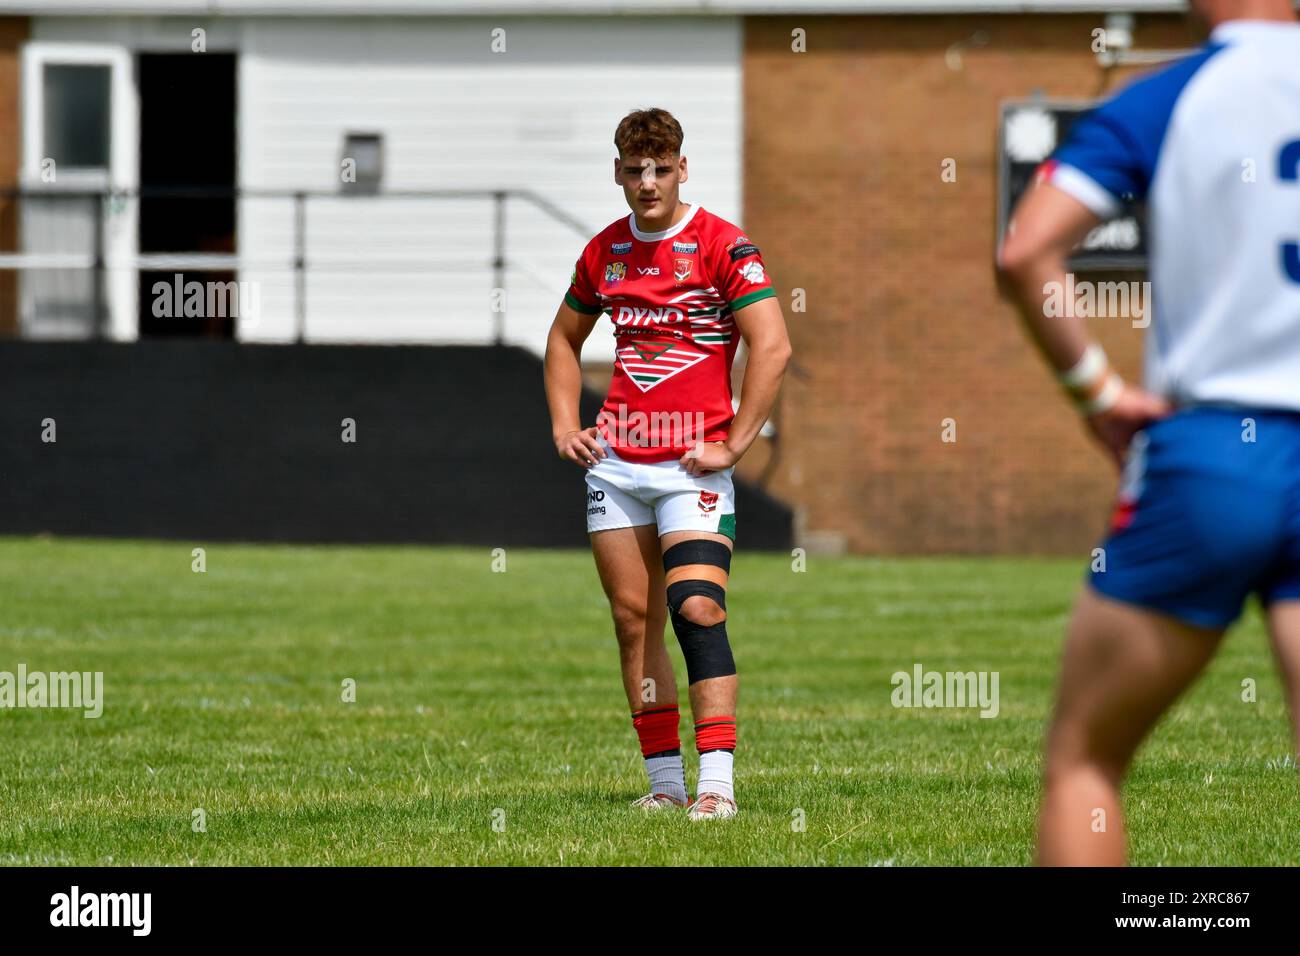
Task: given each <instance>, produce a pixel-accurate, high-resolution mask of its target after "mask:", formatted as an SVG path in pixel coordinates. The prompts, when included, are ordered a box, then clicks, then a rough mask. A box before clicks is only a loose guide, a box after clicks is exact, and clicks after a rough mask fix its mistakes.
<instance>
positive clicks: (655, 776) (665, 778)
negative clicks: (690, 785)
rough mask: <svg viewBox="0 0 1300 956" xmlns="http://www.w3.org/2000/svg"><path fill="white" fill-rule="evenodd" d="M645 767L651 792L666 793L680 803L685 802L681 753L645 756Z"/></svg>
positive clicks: (684, 778) (684, 776) (684, 782)
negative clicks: (666, 755)
mask: <svg viewBox="0 0 1300 956" xmlns="http://www.w3.org/2000/svg"><path fill="white" fill-rule="evenodd" d="M645 769H646V773H648V774H649V775H650V792H651V793H663V794H667V795H668V796H670V797H672V798H673V799H674V800H677V801H680V802H681V803H685V802H686V770H685V768H683V767H682V755H681V754H679V753H678V754H672V755H671V756H668V757H647V758H646V761H645Z"/></svg>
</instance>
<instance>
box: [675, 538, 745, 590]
mask: <svg viewBox="0 0 1300 956" xmlns="http://www.w3.org/2000/svg"><path fill="white" fill-rule="evenodd" d="M683 564H712V565H714V566H716V567H719V568H722V570H724V571H726V572H728V573H730V572H731V549H730V548H728V547H727V546H726V545H725V544H723V543H722V542H721V541H713V540H710V539H709V538H688V539H686V540H685V541H679V542H677V543H676V544H675V545H673V546H672V547H671V548H669V549H668V550H667V551H665V552H664V570H665V571H671V570H672V569H673V568H680V567H681V566H682V565H683ZM683 583H685V582H683Z"/></svg>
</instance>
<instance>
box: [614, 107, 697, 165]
mask: <svg viewBox="0 0 1300 956" xmlns="http://www.w3.org/2000/svg"><path fill="white" fill-rule="evenodd" d="M682 138H683V137H682V124H681V123H679V122H677V118H676V117H675V116H673V114H672V113H670V112H668V111H667V110H661V109H659V108H658V107H657V106H652V107H651V108H650V109H648V110H633V111H632V112H631V113H628V114H627V115H626V116H624V117H623V118H622V119H621V120H620V121H619V124H618V129H616V130H615V131H614V146H615V147H616V148H617V149H618V154H619V155H620V156H650V157H652V158H655V159H660V158H662V157H665V156H676V155H677V154H679V153H680V152H681V151H682Z"/></svg>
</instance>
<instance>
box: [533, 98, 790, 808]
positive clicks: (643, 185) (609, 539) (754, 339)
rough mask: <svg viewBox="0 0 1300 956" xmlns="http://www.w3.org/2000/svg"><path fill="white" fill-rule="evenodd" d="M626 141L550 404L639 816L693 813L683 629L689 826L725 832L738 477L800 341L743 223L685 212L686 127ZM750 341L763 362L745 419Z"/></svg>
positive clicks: (649, 131)
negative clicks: (597, 583)
mask: <svg viewBox="0 0 1300 956" xmlns="http://www.w3.org/2000/svg"><path fill="white" fill-rule="evenodd" d="M614 145H615V147H616V148H617V149H618V157H617V158H616V159H615V160H614V180H615V182H616V183H618V184H619V185H620V186H621V187H622V189H623V196H624V198H625V199H626V200H627V204H628V206H629V207H630V208H631V209H632V214H631V215H630V216H628V217H626V218H623V219H619V220H618V221H617V222H615V223H613V224H612V225H610V226H609V227H607V228H606V229H605V230H604V231H602V232H601V233H600V234H599V235H597V236H596V237H595V238H594V239H592V240H591V241H590V242H589V243H587V246H586V248H585V249H584V250H583V252H582V256H581V257H580V258H579V259H578V263H577V266H576V268H575V270H574V274H573V280H572V284H571V285H570V286H569V290H568V292H567V293H566V294H565V297H564V302H563V304H561V305H560V307H559V310H558V312H557V313H556V316H555V322H554V324H553V325H552V326H551V331H550V335H549V337H548V339H547V345H546V395H547V402H548V404H549V406H550V412H551V425H552V431H553V437H554V439H555V447H556V450H557V451H558V453H559V455H560V457H562V458H565V459H567V460H569V461H572V462H574V463H575V464H578V465H580V466H582V467H583V468H585V469H586V470H587V474H586V502H587V506H586V507H587V531H588V534H589V536H590V539H591V549H592V553H593V555H594V556H595V560H596V569H597V571H598V573H599V575H600V580H601V584H602V585H603V587H604V590H605V594H606V596H607V597H608V599H609V604H610V609H611V611H612V614H613V618H614V632H615V635H616V637H617V639H618V646H619V658H620V664H621V666H622V670H623V689H624V691H625V693H626V694H627V699H628V703H629V705H630V707H631V709H632V723H633V726H634V727H635V729H636V732H637V736H638V738H639V741H640V744H641V753H642V756H643V757H644V758H645V764H646V771H647V774H648V776H649V779H650V790H649V792H648V793H647V794H645V796H643V797H641V798H640V799H638V800H637V801H635V803H634V805H635V806H639V807H643V808H645V809H647V810H658V809H663V808H670V807H678V806H686V805H687V803H688V801H687V791H686V778H685V772H684V770H683V767H682V754H681V742H680V739H679V737H678V720H679V715H678V704H677V682H676V680H675V678H674V676H673V667H672V663H671V661H670V660H669V657H668V650H667V648H666V646H665V644H664V626H665V624H666V622H667V620H668V619H671V620H672V625H673V630H674V632H675V633H676V635H677V640H678V643H679V644H680V646H681V648H682V656H683V657H684V658H685V660H686V671H687V676H688V681H689V684H690V688H689V693H690V704H691V712H692V714H693V716H694V720H695V745H696V749H697V750H698V751H699V754H700V773H699V781H698V784H697V791H696V798H695V800H694V801H691V802H690V804H689V806H690V817H691V819H693V820H701V819H725V818H727V817H731V816H734V815H735V813H736V799H735V788H734V783H733V778H732V762H733V756H734V753H735V749H736V690H737V678H736V667H735V662H734V660H733V658H732V653H731V647H730V644H729V643H728V640H727V629H726V619H727V613H726V587H727V578H728V573H729V570H730V564H731V553H732V549H733V546H734V542H735V536H736V514H735V496H734V493H733V489H732V472H733V471H734V470H735V465H736V462H737V461H739V460H740V458H741V456H742V455H744V454H745V452H746V450H748V448H749V446H750V445H751V444H752V443H753V441H754V439H755V437H757V435H758V432H759V429H760V428H761V427H762V425H763V423H764V422H765V421H766V420H767V418H768V416H769V415H770V414H771V411H772V406H773V404H774V403H775V401H776V396H777V392H778V391H779V390H780V387H781V379H782V377H783V376H784V374H785V368H786V364H787V363H788V362H789V359H790V342H789V338H788V336H787V334H786V329H785V318H784V316H783V315H782V313H781V306H780V304H779V303H778V301H777V299H776V292H775V290H774V289H773V288H772V283H771V280H770V279H769V277H768V275H767V270H766V269H765V268H764V266H763V260H762V258H761V257H760V255H759V251H758V249H757V248H756V247H755V246H754V244H753V243H752V242H750V240H749V238H748V237H747V236H746V235H745V234H744V232H742V231H741V230H740V229H739V228H737V227H736V226H734V225H732V224H731V223H729V222H727V221H726V220H724V219H720V218H719V217H717V216H715V215H713V214H712V213H710V212H707V211H706V210H704V209H702V208H700V207H699V206H694V205H691V204H688V203H684V202H682V201H681V200H680V199H679V197H678V189H679V187H680V186H681V184H682V183H684V182H686V179H687V170H686V157H684V156H682V155H681V146H682V129H681V126H680V124H679V123H678V122H677V120H676V119H674V118H673V116H672V115H671V114H670V113H668V112H667V111H665V110H661V109H648V110H637V111H635V112H632V113H630V114H628V115H627V116H625V117H624V118H623V120H622V121H621V122H620V123H619V125H618V129H617V131H616V132H615V134H614ZM602 313H603V314H605V315H608V316H609V317H610V319H611V320H612V321H613V324H614V335H615V342H616V350H615V351H616V361H615V366H614V376H613V380H612V381H611V383H610V387H609V395H608V397H607V398H606V399H605V404H604V406H603V408H602V409H601V412H600V415H599V417H598V418H597V422H596V424H595V425H593V426H587V427H584V426H583V424H582V422H581V421H580V420H579V416H578V398H579V393H580V391H581V384H582V375H581V367H580V356H581V353H582V345H583V342H584V341H586V339H587V337H588V336H589V335H590V334H591V332H592V330H593V329H594V328H595V325H596V322H597V320H598V319H599V318H600V316H601V315H602ZM740 338H743V339H744V340H745V343H746V345H747V346H748V347H749V359H748V362H747V364H746V367H745V377H744V382H743V387H742V395H743V398H744V401H743V402H742V403H741V404H740V406H739V408H738V409H737V410H736V411H735V412H734V417H733V409H732V394H731V364H732V360H733V358H734V357H735V354H736V347H737V345H738V344H739V339H740Z"/></svg>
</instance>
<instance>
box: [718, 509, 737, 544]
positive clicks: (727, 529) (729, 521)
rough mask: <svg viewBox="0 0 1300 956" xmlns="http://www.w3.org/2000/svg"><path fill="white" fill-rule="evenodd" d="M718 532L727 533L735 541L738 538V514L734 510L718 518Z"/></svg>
mask: <svg viewBox="0 0 1300 956" xmlns="http://www.w3.org/2000/svg"><path fill="white" fill-rule="evenodd" d="M718 534H725V535H726V536H727V537H728V538H730V539H731V540H732V543H735V540H736V514H735V512H732V513H731V514H729V515H723V516H722V517H721V518H719V519H718Z"/></svg>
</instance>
